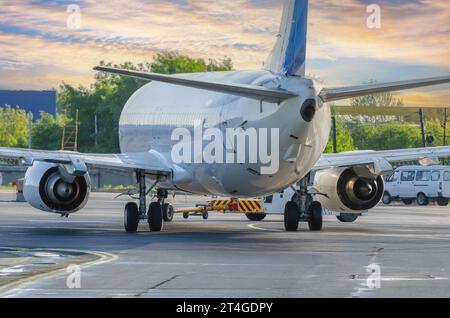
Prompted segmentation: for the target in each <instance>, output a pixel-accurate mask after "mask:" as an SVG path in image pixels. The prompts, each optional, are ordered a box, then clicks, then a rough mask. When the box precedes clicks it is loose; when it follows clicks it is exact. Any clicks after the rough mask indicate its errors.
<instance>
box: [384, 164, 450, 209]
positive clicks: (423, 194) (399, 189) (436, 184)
mask: <svg viewBox="0 0 450 318" xmlns="http://www.w3.org/2000/svg"><path fill="white" fill-rule="evenodd" d="M449 198H450V167H449V166H429V167H426V166H404V167H400V168H398V169H396V170H395V172H394V173H393V174H392V175H391V176H389V177H387V178H386V180H385V192H384V195H383V203H384V204H391V203H392V202H393V201H402V202H403V203H404V204H406V205H410V204H413V203H414V201H417V204H419V205H422V206H426V205H428V204H429V203H430V202H437V203H438V204H439V205H440V206H448V203H449Z"/></svg>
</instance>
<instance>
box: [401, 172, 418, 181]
mask: <svg viewBox="0 0 450 318" xmlns="http://www.w3.org/2000/svg"><path fill="white" fill-rule="evenodd" d="M415 177H416V172H415V171H403V172H402V177H401V180H402V181H414V178H415Z"/></svg>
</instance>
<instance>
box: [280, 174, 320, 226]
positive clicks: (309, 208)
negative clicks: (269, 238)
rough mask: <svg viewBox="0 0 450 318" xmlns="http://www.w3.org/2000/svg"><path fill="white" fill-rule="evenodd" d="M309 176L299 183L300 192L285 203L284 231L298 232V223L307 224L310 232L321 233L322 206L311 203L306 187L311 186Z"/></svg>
mask: <svg viewBox="0 0 450 318" xmlns="http://www.w3.org/2000/svg"><path fill="white" fill-rule="evenodd" d="M310 180H311V177H310V175H308V176H306V177H305V178H303V179H302V180H300V182H299V184H298V185H299V187H300V190H296V194H295V195H294V197H293V198H292V200H291V201H289V202H288V203H286V206H285V210H284V226H285V228H286V231H289V232H293V231H297V230H298V226H299V223H300V222H307V223H308V226H309V229H310V230H311V231H321V230H322V226H323V218H322V205H321V204H320V202H316V201H313V197H312V195H311V194H310V193H308V186H310V185H311V182H310Z"/></svg>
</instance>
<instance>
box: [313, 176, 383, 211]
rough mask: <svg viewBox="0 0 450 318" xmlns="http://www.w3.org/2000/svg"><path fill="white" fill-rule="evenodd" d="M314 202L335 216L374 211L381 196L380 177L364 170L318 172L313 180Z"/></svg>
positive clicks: (381, 183) (381, 185) (381, 181)
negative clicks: (320, 204) (315, 192)
mask: <svg viewBox="0 0 450 318" xmlns="http://www.w3.org/2000/svg"><path fill="white" fill-rule="evenodd" d="M314 188H315V190H316V191H317V192H318V194H317V196H316V200H317V201H319V202H320V203H322V205H323V206H324V207H326V208H327V209H329V210H331V211H336V212H361V211H366V210H369V209H372V208H374V207H375V206H376V205H377V204H378V203H379V202H380V200H381V198H382V196H383V192H384V181H383V178H382V177H381V176H376V175H373V174H372V173H371V172H370V171H369V169H368V168H365V167H354V168H335V169H329V170H323V171H318V172H317V173H316V176H315V178H314Z"/></svg>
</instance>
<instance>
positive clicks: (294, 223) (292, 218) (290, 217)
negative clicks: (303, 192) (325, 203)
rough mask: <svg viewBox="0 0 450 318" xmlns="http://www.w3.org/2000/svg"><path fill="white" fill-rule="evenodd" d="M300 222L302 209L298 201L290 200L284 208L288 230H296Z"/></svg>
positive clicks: (285, 223)
mask: <svg viewBox="0 0 450 318" xmlns="http://www.w3.org/2000/svg"><path fill="white" fill-rule="evenodd" d="M299 222H300V209H299V207H298V205H297V203H295V202H293V201H289V202H288V203H286V206H285V208H284V227H285V228H286V231H288V232H295V231H297V230H298V223H299Z"/></svg>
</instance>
